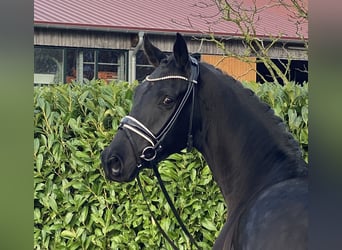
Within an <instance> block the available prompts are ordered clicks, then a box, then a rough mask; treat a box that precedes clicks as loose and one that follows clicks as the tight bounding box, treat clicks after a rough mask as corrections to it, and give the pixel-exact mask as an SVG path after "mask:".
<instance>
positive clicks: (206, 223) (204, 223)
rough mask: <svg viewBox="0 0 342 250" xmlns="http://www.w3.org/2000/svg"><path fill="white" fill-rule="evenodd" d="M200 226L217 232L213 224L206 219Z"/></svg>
mask: <svg viewBox="0 0 342 250" xmlns="http://www.w3.org/2000/svg"><path fill="white" fill-rule="evenodd" d="M201 224H202V226H203V227H204V228H206V229H208V230H210V231H217V229H216V226H215V224H214V223H213V222H212V221H210V220H208V219H204V220H202V222H201Z"/></svg>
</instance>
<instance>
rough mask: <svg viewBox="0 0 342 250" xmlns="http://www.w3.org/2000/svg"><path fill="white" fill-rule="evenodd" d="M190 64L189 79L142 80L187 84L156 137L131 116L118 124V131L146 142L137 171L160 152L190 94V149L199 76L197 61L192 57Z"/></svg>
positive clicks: (169, 77) (188, 146) (166, 77)
mask: <svg viewBox="0 0 342 250" xmlns="http://www.w3.org/2000/svg"><path fill="white" fill-rule="evenodd" d="M190 62H191V74H190V78H187V77H184V76H180V75H169V76H164V77H158V78H150V76H147V77H146V78H145V80H144V81H147V82H155V81H163V80H169V79H181V80H184V81H187V82H188V88H187V90H186V92H185V94H184V96H183V98H182V100H181V102H180V103H179V105H178V107H177V109H176V110H175V112H174V113H173V114H172V116H171V117H170V118H169V120H168V122H167V123H166V125H165V126H164V127H162V129H161V130H160V131H159V132H158V133H157V134H156V135H155V134H154V133H153V132H152V131H151V130H150V129H148V128H147V127H146V126H145V125H144V124H143V123H142V122H140V121H139V120H137V119H136V118H134V117H132V116H129V115H128V116H125V117H124V118H123V119H122V120H121V122H120V125H119V129H122V130H127V132H128V131H129V132H133V133H135V134H137V135H139V136H140V137H141V138H143V139H144V140H145V141H147V142H148V146H146V147H145V148H144V149H143V150H142V152H141V155H140V156H139V158H138V162H137V168H139V169H140V168H141V167H143V162H144V161H145V162H151V161H153V160H154V159H155V158H156V157H157V154H158V153H159V152H160V151H161V150H162V148H163V145H162V144H163V141H164V139H165V137H166V135H167V134H168V132H169V131H170V129H171V128H172V127H173V125H174V123H175V122H176V120H177V118H178V116H179V114H180V113H181V111H182V110H183V107H184V105H185V103H186V102H187V100H188V98H189V96H190V94H192V103H191V111H190V117H189V119H190V121H189V129H188V138H187V148H188V149H191V148H192V120H193V113H194V102H195V85H196V84H197V78H198V75H199V66H198V61H197V60H196V59H195V58H193V57H190ZM125 132H126V131H125ZM127 132H126V134H127ZM131 144H132V143H131ZM132 146H133V145H132ZM134 151H135V152H136V151H137V149H134ZM141 160H143V161H141Z"/></svg>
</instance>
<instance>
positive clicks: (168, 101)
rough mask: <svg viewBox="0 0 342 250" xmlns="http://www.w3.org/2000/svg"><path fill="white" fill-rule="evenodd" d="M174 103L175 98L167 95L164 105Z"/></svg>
mask: <svg viewBox="0 0 342 250" xmlns="http://www.w3.org/2000/svg"><path fill="white" fill-rule="evenodd" d="M172 103H173V99H172V98H171V97H169V96H166V97H165V98H164V100H163V104H164V105H170V104H172Z"/></svg>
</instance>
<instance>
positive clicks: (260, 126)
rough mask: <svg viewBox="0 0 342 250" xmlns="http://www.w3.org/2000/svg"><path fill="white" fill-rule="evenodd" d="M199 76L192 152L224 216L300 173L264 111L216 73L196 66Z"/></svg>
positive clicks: (288, 142) (291, 148)
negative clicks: (204, 167)
mask: <svg viewBox="0 0 342 250" xmlns="http://www.w3.org/2000/svg"><path fill="white" fill-rule="evenodd" d="M201 75H202V76H201V81H200V82H199V86H198V98H197V99H196V102H197V103H198V104H197V105H198V106H197V107H198V110H197V111H198V112H197V114H198V115H199V117H198V119H199V120H200V121H199V124H200V126H199V127H198V129H197V132H196V134H195V146H196V148H197V149H198V150H199V151H200V152H201V153H202V154H203V156H204V157H205V159H206V161H207V163H208V165H209V167H210V169H211V171H212V173H213V176H214V179H215V180H216V182H217V183H218V185H219V187H220V189H221V192H222V194H223V196H224V198H225V201H226V203H227V204H228V206H229V208H230V209H229V210H231V209H234V208H236V207H238V206H239V205H241V203H243V202H244V201H247V200H248V199H250V198H251V197H252V196H253V194H254V193H255V192H258V191H259V190H261V189H263V188H265V187H266V186H268V185H271V184H272V183H274V182H279V181H281V180H284V179H288V178H292V177H294V176H296V175H300V173H301V172H303V171H304V172H305V170H304V168H303V166H304V165H305V163H304V162H303V160H302V159H301V153H300V150H299V147H298V145H297V144H296V143H295V141H294V140H293V137H292V136H291V135H290V134H289V133H287V132H286V130H285V129H284V124H283V123H282V122H281V120H280V119H279V118H278V117H276V116H274V115H273V114H272V112H273V111H272V110H270V109H269V106H267V105H266V104H264V103H261V102H260V101H259V100H258V98H257V97H256V96H254V95H253V94H252V92H250V91H249V90H246V89H244V88H243V87H242V86H241V83H239V82H237V81H235V80H234V79H233V78H230V77H228V76H224V75H223V74H222V73H220V72H218V71H217V72H215V70H213V69H210V68H207V67H203V65H202V66H201ZM299 166H300V167H299ZM305 169H306V168H305Z"/></svg>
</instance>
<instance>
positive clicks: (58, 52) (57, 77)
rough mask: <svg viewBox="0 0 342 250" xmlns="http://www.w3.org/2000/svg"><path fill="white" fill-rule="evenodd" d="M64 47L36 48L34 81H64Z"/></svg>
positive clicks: (37, 82)
mask: <svg viewBox="0 0 342 250" xmlns="http://www.w3.org/2000/svg"><path fill="white" fill-rule="evenodd" d="M63 57H64V55H63V49H57V48H35V50H34V83H35V84H51V83H60V82H63V71H64V70H63V69H64V67H63Z"/></svg>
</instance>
